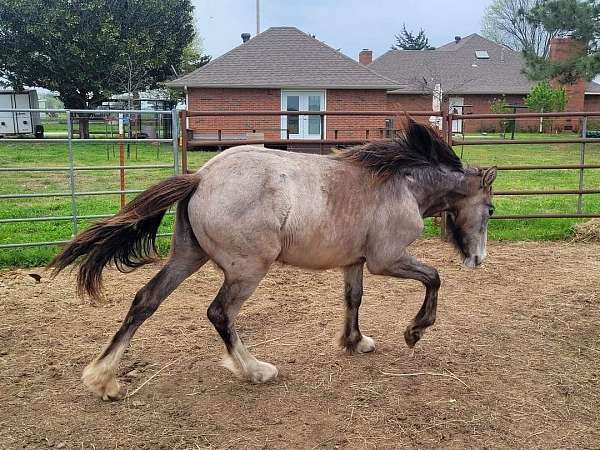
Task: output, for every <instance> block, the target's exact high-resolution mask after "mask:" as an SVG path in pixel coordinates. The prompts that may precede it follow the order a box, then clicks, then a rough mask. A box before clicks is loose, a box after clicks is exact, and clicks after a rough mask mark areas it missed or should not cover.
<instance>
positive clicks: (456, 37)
mask: <svg viewBox="0 0 600 450" xmlns="http://www.w3.org/2000/svg"><path fill="white" fill-rule="evenodd" d="M461 39H462V38H461V37H460V36H454V42H456V43H457V44H458V43H459V42H460V40H461Z"/></svg>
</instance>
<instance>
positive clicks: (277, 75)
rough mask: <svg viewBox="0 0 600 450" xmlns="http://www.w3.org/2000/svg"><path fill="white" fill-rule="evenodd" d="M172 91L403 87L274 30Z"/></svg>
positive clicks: (295, 33) (300, 36) (290, 31)
mask: <svg viewBox="0 0 600 450" xmlns="http://www.w3.org/2000/svg"><path fill="white" fill-rule="evenodd" d="M167 85H168V86H172V87H184V86H187V87H227V88H252V87H254V88H336V89H397V88H400V87H401V86H400V85H399V84H398V83H396V82H395V81H393V80H392V79H389V78H387V77H385V76H382V75H380V74H378V73H376V72H375V71H373V70H372V69H371V68H368V67H365V66H363V65H361V64H359V63H358V62H357V61H355V60H353V59H352V58H349V57H348V56H346V55H344V54H342V53H341V52H339V51H337V50H335V49H334V48H332V47H330V46H328V45H326V44H324V43H323V42H321V41H319V40H318V39H316V38H314V37H312V36H310V35H308V34H306V33H304V32H302V31H300V30H299V29H297V28H294V27H274V28H269V29H268V30H266V31H264V32H262V33H260V34H258V35H256V36H255V37H254V38H252V39H250V40H249V41H248V42H246V43H243V44H241V45H240V46H238V47H236V48H234V49H233V50H231V51H229V52H227V53H225V54H224V55H222V56H220V57H218V58H215V59H214V60H212V61H211V62H209V63H208V64H206V65H205V66H202V67H200V68H199V69H196V70H195V71H193V72H191V73H190V74H187V75H185V76H183V77H181V78H178V79H176V80H174V81H171V82H169V83H167Z"/></svg>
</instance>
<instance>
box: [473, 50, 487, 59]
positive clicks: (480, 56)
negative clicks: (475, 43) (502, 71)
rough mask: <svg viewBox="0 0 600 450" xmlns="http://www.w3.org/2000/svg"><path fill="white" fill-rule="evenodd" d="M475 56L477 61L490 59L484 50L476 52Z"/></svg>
mask: <svg viewBox="0 0 600 450" xmlns="http://www.w3.org/2000/svg"><path fill="white" fill-rule="evenodd" d="M475 56H477V59H490V55H489V54H488V52H487V51H485V50H477V51H476V52H475Z"/></svg>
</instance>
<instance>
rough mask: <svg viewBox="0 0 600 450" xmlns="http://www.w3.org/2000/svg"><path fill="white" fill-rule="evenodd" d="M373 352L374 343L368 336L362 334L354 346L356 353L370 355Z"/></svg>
mask: <svg viewBox="0 0 600 450" xmlns="http://www.w3.org/2000/svg"><path fill="white" fill-rule="evenodd" d="M374 351H375V341H374V340H373V338H370V337H369V336H365V335H364V334H363V336H362V338H361V339H360V341H358V344H356V353H370V352H374Z"/></svg>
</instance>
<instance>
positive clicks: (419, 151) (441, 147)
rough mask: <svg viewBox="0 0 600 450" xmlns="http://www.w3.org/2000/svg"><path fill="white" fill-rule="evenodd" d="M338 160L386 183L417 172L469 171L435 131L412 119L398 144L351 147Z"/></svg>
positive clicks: (341, 152)
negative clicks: (353, 165)
mask: <svg viewBox="0 0 600 450" xmlns="http://www.w3.org/2000/svg"><path fill="white" fill-rule="evenodd" d="M335 157H336V158H337V159H340V160H345V161H349V162H352V163H354V164H359V165H361V166H364V167H366V168H367V169H369V170H371V171H373V172H374V173H376V174H377V175H378V176H380V177H382V178H384V179H387V178H389V177H391V176H393V175H395V174H399V173H405V172H407V169H414V168H426V167H431V168H442V167H445V168H447V169H450V170H452V171H456V172H464V170H465V169H464V167H463V164H462V161H461V160H460V158H459V157H458V156H456V153H454V151H453V150H452V148H450V146H448V144H446V142H444V140H443V139H442V137H441V136H440V135H439V134H438V133H437V132H436V131H435V130H434V129H433V128H431V127H430V126H427V125H422V124H419V123H417V122H415V121H414V120H413V119H411V118H407V120H406V124H405V126H404V130H403V131H402V132H401V133H400V134H399V135H398V136H397V137H396V138H395V139H394V140H392V141H377V142H371V143H369V144H365V145H359V146H356V147H350V148H348V149H345V150H341V151H339V152H338V153H337V154H336V156H335Z"/></svg>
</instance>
